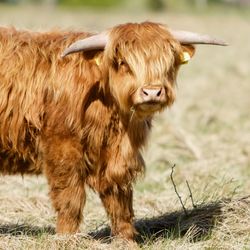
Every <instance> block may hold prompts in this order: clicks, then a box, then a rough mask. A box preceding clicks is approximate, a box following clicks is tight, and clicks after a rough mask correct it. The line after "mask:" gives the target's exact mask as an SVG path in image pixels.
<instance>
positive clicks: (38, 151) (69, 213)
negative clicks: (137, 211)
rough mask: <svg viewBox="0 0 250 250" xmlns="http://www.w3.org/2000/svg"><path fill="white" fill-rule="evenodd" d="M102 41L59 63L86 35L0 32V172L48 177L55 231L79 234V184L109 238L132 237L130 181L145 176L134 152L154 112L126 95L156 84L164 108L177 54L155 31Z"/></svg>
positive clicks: (116, 34)
mask: <svg viewBox="0 0 250 250" xmlns="http://www.w3.org/2000/svg"><path fill="white" fill-rule="evenodd" d="M110 34H111V35H110V37H111V41H110V43H109V44H108V46H107V47H106V48H105V50H99V51H89V52H81V53H77V54H73V55H70V56H68V57H65V58H61V57H60V55H61V53H62V51H63V50H64V49H65V48H66V47H67V46H68V45H69V44H71V43H72V42H74V41H76V40H79V39H82V38H84V37H87V36H89V35H90V34H88V33H82V32H79V33H77V32H61V31H58V32H55V31H53V32H50V33H35V32H28V31H17V30H15V29H14V28H0V172H1V173H2V174H17V173H21V174H40V173H43V174H44V175H45V176H46V177H47V179H48V183H49V186H50V196H51V200H52V203H53V206H54V208H55V210H56V212H57V214H58V218H57V232H59V233H74V232H77V231H78V228H79V224H80V223H81V220H82V210H83V206H84V203H85V185H86V184H87V185H88V186H90V187H91V188H93V189H94V190H95V191H96V192H98V193H99V196H100V198H101V200H102V202H103V205H104V207H105V209H106V211H107V214H108V215H109V217H110V218H111V223H112V233H113V234H114V235H121V236H122V237H125V238H127V239H132V238H133V237H134V233H135V230H134V227H133V224H132V220H133V208H132V182H133V181H134V180H135V179H136V177H137V176H138V175H139V174H141V173H142V172H143V170H144V161H143V158H142V155H141V150H142V147H143V146H144V145H145V144H146V141H147V137H148V134H149V131H150V128H151V120H152V116H153V114H154V112H155V111H154V110H153V111H152V110H151V109H149V110H148V109H145V108H144V109H143V110H140V109H139V108H138V107H139V105H138V107H137V106H134V102H136V101H135V100H134V99H136V98H137V97H133V93H134V92H135V91H136V90H137V89H138V88H140V87H141V86H142V85H144V84H145V83H146V84H147V85H150V84H151V83H152V84H153V85H154V84H156V83H157V84H162V85H163V87H164V91H165V92H166V98H167V99H166V101H165V103H164V104H161V107H160V110H162V109H163V108H164V107H166V106H170V105H171V104H172V103H173V101H174V85H175V78H176V73H177V69H178V67H179V65H180V53H181V51H182V49H183V48H182V47H181V45H180V43H179V42H177V41H176V40H175V39H173V38H172V36H171V35H170V34H169V33H168V32H167V30H164V29H163V28H162V27H161V25H158V24H154V23H147V22H146V23H142V24H126V25H120V26H117V27H114V28H113V29H111V33H110ZM152 41H153V42H152ZM165 92H164V93H165ZM132 97H133V98H134V99H133V98H132ZM157 111H159V110H157Z"/></svg>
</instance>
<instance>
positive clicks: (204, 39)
mask: <svg viewBox="0 0 250 250" xmlns="http://www.w3.org/2000/svg"><path fill="white" fill-rule="evenodd" d="M170 33H171V34H172V36H173V37H174V38H175V39H176V40H178V41H179V42H180V43H181V44H212V45H220V46H227V45H228V44H227V43H226V42H224V41H222V40H218V39H216V38H213V37H210V36H208V35H201V34H197V33H193V32H189V31H183V30H170Z"/></svg>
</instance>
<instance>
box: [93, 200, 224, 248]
mask: <svg viewBox="0 0 250 250" xmlns="http://www.w3.org/2000/svg"><path fill="white" fill-rule="evenodd" d="M223 206H224V202H221V201H218V202H211V203H209V204H205V205H200V206H198V207H197V208H193V209H190V210H186V213H184V211H183V210H180V211H176V212H172V213H165V214H162V215H160V216H157V217H153V218H144V219H139V220H136V221H135V228H136V230H137V232H138V235H137V237H136V241H137V243H140V244H144V243H146V242H147V241H152V240H153V241H154V240H157V239H158V238H171V239H175V238H180V237H183V236H184V235H187V234H188V235H189V237H190V240H192V241H199V240H205V239H206V238H208V237H209V236H210V234H211V231H212V229H213V227H214V226H215V224H216V222H217V221H219V220H222V219H223V216H222V211H223ZM89 236H91V237H92V238H94V239H97V240H104V241H105V242H108V241H110V227H108V226H107V227H104V228H102V229H100V230H97V231H94V232H91V233H89Z"/></svg>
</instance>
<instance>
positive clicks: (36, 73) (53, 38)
mask: <svg viewBox="0 0 250 250" xmlns="http://www.w3.org/2000/svg"><path fill="white" fill-rule="evenodd" d="M84 36H86V34H84V33H73V32H61V31H54V32H50V33H35V32H28V31H21V32H20V31H16V30H15V29H13V28H0V97H1V98H0V166H2V167H0V172H8V169H9V170H10V172H25V171H26V172H29V171H30V172H39V171H40V170H38V169H33V167H30V164H32V165H33V164H34V163H35V164H36V165H39V164H38V163H37V161H38V156H37V155H38V145H39V140H40V136H41V133H42V132H43V130H44V127H45V126H46V124H47V123H50V124H51V123H53V122H55V123H56V122H59V123H60V122H61V120H64V122H68V126H69V127H70V126H73V127H74V126H75V127H74V128H71V129H75V128H76V127H80V125H79V124H78V122H77V117H79V116H80V114H79V112H81V105H82V102H83V99H84V95H86V92H87V89H88V88H90V87H91V81H90V82H88V81H87V80H86V79H87V78H88V77H89V76H88V74H87V73H85V72H87V71H89V69H88V68H89V65H88V63H87V61H86V60H84V59H83V58H82V56H81V55H77V56H74V57H72V58H69V59H64V60H62V59H61V57H60V54H61V52H62V50H63V49H64V48H65V47H66V46H67V44H68V43H71V42H72V41H74V40H75V39H79V37H84ZM79 59H81V60H79ZM89 74H90V73H89ZM84 82H85V84H84ZM84 85H85V86H84ZM66 118H67V119H66ZM78 119H80V117H79V118H78ZM66 120H67V121H66ZM15 165H16V167H14V166H15ZM18 165H20V166H22V168H23V169H18ZM11 166H13V167H12V171H11V169H10V168H11ZM15 168H16V169H15ZM21 170H22V171H21Z"/></svg>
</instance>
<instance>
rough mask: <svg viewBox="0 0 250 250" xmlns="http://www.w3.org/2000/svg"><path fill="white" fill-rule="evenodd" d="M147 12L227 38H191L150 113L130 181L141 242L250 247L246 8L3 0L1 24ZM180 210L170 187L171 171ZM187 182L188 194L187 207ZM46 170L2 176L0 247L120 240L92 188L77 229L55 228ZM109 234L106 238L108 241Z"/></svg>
mask: <svg viewBox="0 0 250 250" xmlns="http://www.w3.org/2000/svg"><path fill="white" fill-rule="evenodd" d="M148 19H149V20H154V21H160V22H164V23H167V24H168V25H169V26H171V27H175V28H180V29H189V30H193V31H199V32H206V33H209V34H213V35H217V36H219V37H221V38H224V39H225V40H226V41H228V42H229V43H230V44H231V45H230V46H229V47H226V48H224V47H223V48H222V47H216V48H215V47H209V46H197V53H196V56H195V58H194V59H193V60H192V62H190V63H189V65H185V66H183V67H182V69H181V71H180V74H179V78H178V94H177V96H178V98H177V102H176V103H175V105H174V106H173V108H172V109H171V110H168V111H165V112H164V113H162V114H160V115H159V116H157V118H156V121H155V123H154V129H153V133H152V136H151V137H152V138H151V140H150V143H149V145H148V149H147V150H145V154H144V155H145V159H146V162H147V173H146V176H145V178H144V179H142V180H139V181H138V182H137V184H136V185H135V201H134V208H135V215H136V227H137V229H138V231H139V232H140V234H139V236H138V239H137V241H138V243H139V246H140V248H142V249H250V198H249V197H248V198H243V197H246V196H248V195H250V113H249V112H250V98H249V94H250V84H249V79H250V71H249V58H250V33H249V27H250V18H249V17H247V15H244V16H240V15H239V14H237V15H233V14H230V15H227V14H226V13H217V14H213V15H212V14H210V13H209V14H203V15H201V14H197V13H196V14H195V15H192V14H191V13H189V14H178V13H176V14H171V13H161V14H153V13H146V12H143V11H140V10H131V11H130V12H129V13H126V14H125V13H124V12H119V11H117V10H116V11H115V12H112V13H107V12H106V13H103V12H101V11H99V12H98V13H96V12H93V11H92V12H91V11H88V12H86V11H84V10H81V11H80V10H77V11H76V10H75V11H66V10H60V11H58V10H57V11H56V10H53V9H34V8H31V7H29V8H27V7H22V8H19V9H16V8H9V7H8V8H6V7H4V6H0V24H1V25H14V26H17V27H20V28H29V29H36V30H37V29H38V30H45V29H48V28H50V27H63V28H69V27H74V28H75V29H77V28H81V29H84V30H102V29H103V28H105V27H109V26H112V25H114V24H116V23H122V22H127V21H142V20H148ZM173 164H176V167H175V169H174V173H173V178H174V181H175V185H176V188H177V190H178V193H179V195H180V196H181V197H182V201H183V202H184V205H185V208H186V209H187V215H185V214H184V211H183V209H182V206H181V204H180V201H179V199H178V197H177V195H176V193H175V191H174V186H173V183H172V182H171V179H170V174H171V170H172V166H173ZM186 181H188V183H189V186H190V188H191V191H192V196H193V199H194V203H195V204H194V205H195V206H196V208H195V207H194V206H193V204H192V202H191V199H190V192H189V189H188V186H187V184H186ZM47 193H48V187H47V184H46V180H45V179H44V178H43V177H26V176H25V177H24V178H22V177H20V176H12V177H10V176H5V177H0V211H1V213H0V249H127V248H128V246H125V245H124V244H122V243H121V242H119V241H117V240H115V241H113V242H112V243H110V242H109V240H108V238H107V236H108V234H109V228H108V227H107V226H108V220H107V218H106V216H105V212H104V210H103V208H102V206H101V204H100V201H99V199H98V197H97V196H96V195H95V194H94V193H92V192H91V191H90V190H89V192H88V200H87V205H86V207H85V210H84V214H85V221H84V223H83V224H82V225H81V230H82V233H81V234H79V235H76V236H72V237H62V236H61V237H60V236H57V235H55V234H54V225H55V213H54V212H53V209H52V208H51V205H50V201H49V198H48V196H47ZM105 239H106V240H105Z"/></svg>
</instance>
